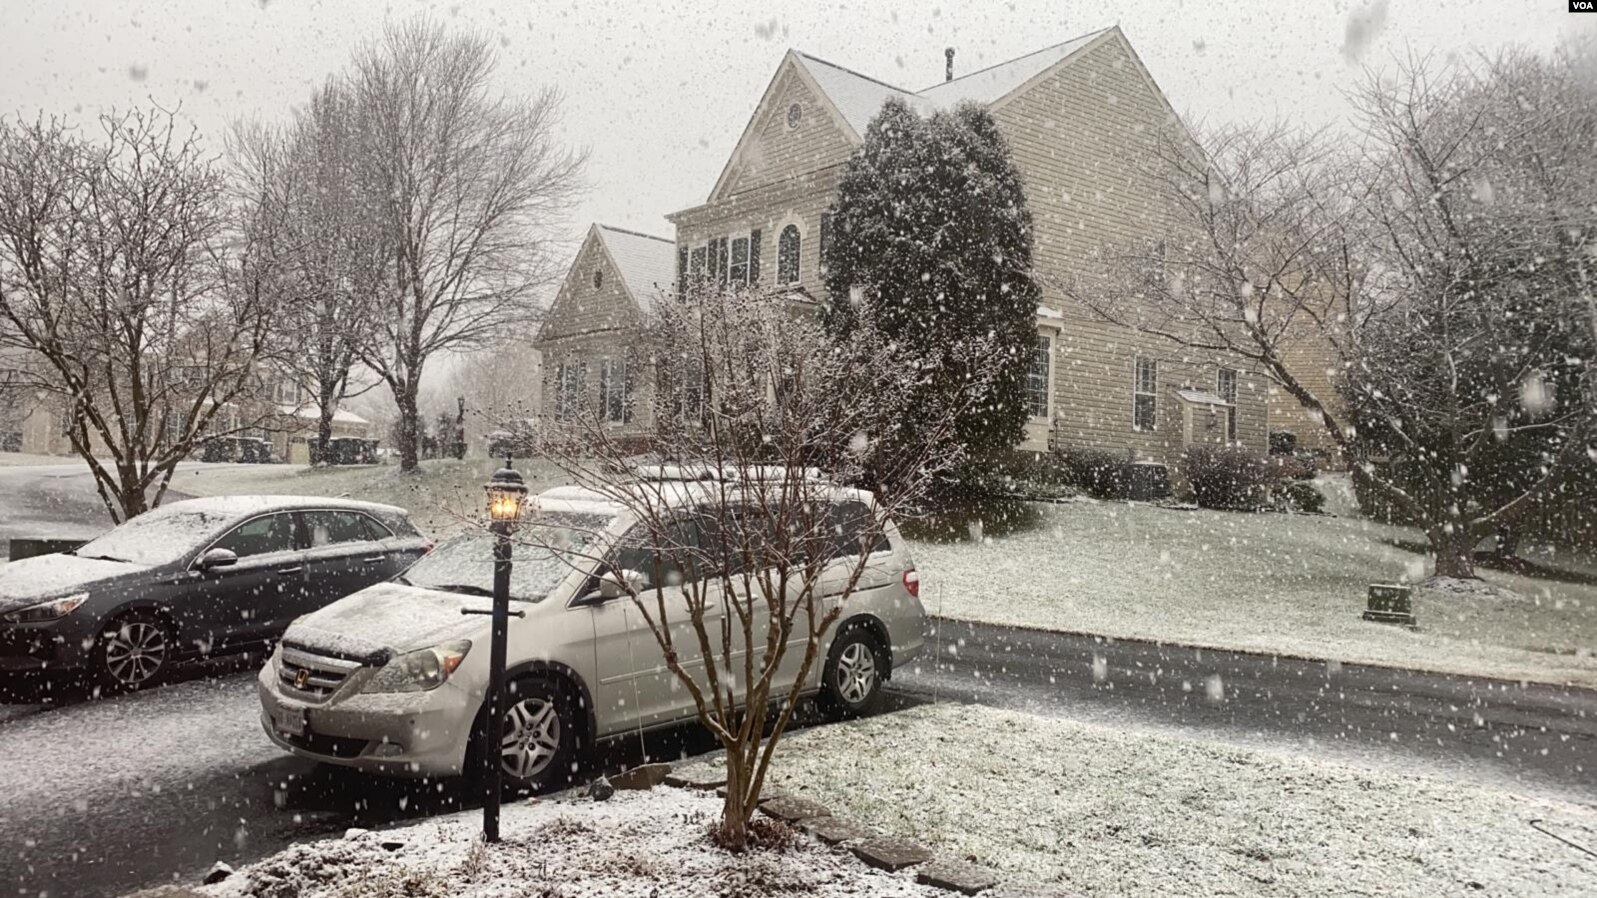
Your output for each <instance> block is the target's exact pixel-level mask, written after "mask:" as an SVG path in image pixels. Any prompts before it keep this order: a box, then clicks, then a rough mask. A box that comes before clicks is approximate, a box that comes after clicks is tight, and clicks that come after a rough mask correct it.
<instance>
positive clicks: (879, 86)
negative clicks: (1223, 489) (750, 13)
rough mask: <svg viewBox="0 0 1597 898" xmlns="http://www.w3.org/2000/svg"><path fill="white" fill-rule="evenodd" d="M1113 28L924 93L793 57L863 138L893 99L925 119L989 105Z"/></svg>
mask: <svg viewBox="0 0 1597 898" xmlns="http://www.w3.org/2000/svg"><path fill="white" fill-rule="evenodd" d="M1108 30H1109V29H1108V28H1102V29H1099V30H1097V31H1093V32H1090V33H1088V34H1083V35H1081V36H1079V37H1073V38H1071V39H1070V40H1068V41H1065V42H1064V43H1060V44H1054V45H1053V46H1052V47H1044V48H1043V49H1041V50H1037V51H1034V52H1031V53H1027V54H1026V55H1025V56H1019V57H1016V58H1015V59H1011V60H1009V61H1008V62H1001V63H999V64H997V65H992V66H988V67H987V68H985V69H980V70H978V71H975V72H971V73H970V74H968V75H961V76H960V77H958V78H955V79H954V80H952V81H940V82H938V83H937V84H934V85H932V86H931V87H928V88H926V89H924V90H920V91H913V90H905V89H904V88H902V87H897V86H894V85H892V84H888V83H887V82H886V81H880V80H878V79H876V78H872V77H870V76H869V75H862V74H860V73H859V72H856V71H854V70H853V69H850V68H846V67H844V66H840V65H838V64H837V63H835V62H827V61H826V60H824V59H821V58H819V57H816V56H811V55H810V54H808V53H804V52H801V51H798V50H795V51H793V56H794V58H795V59H797V60H798V61H799V62H800V63H802V64H803V65H804V70H805V71H806V72H808V73H809V75H810V77H811V78H813V79H814V80H815V83H816V85H817V86H819V87H820V88H821V92H822V93H824V94H826V98H827V99H828V100H830V101H831V103H832V105H833V106H834V107H836V108H837V111H838V113H840V114H841V115H842V116H843V119H844V121H847V122H848V124H849V126H850V127H852V128H853V129H854V133H855V134H856V135H859V136H863V135H864V134H865V129H866V127H867V126H869V125H870V123H871V119H873V118H875V117H876V113H878V112H880V111H881V108H882V104H883V103H885V102H887V101H888V100H890V99H895V98H896V99H899V100H902V101H904V104H905V105H906V106H908V107H909V108H911V109H913V110H915V111H916V112H918V113H920V114H921V115H927V114H929V113H932V112H936V111H937V110H939V109H952V108H953V107H955V106H957V105H958V104H960V103H962V102H964V101H966V100H969V101H972V102H975V103H981V104H983V105H990V104H993V103H996V102H998V101H999V100H1002V99H1003V98H1004V97H1007V96H1009V94H1010V93H1012V92H1014V91H1015V90H1016V89H1017V88H1019V87H1021V86H1022V85H1024V84H1025V83H1026V82H1028V81H1030V80H1031V79H1032V78H1035V77H1037V76H1038V75H1040V74H1042V73H1043V72H1045V71H1047V70H1048V69H1049V68H1051V67H1053V66H1054V65H1056V64H1058V63H1060V62H1063V61H1064V60H1065V59H1067V58H1069V57H1070V56H1072V55H1074V54H1075V53H1076V52H1077V51H1078V50H1081V49H1082V48H1083V47H1086V46H1087V45H1088V44H1090V43H1092V41H1093V40H1094V39H1095V38H1097V37H1098V36H1099V35H1102V34H1104V33H1105V32H1107V31H1108Z"/></svg>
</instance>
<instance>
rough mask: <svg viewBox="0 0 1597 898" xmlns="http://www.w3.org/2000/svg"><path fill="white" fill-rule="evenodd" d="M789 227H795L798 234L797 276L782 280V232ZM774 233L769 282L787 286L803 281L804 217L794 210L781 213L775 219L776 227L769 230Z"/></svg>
mask: <svg viewBox="0 0 1597 898" xmlns="http://www.w3.org/2000/svg"><path fill="white" fill-rule="evenodd" d="M789 227H793V228H796V229H797V230H798V235H799V252H798V277H797V278H795V279H794V280H791V281H784V280H782V232H783V231H786V230H787V229H788V228H789ZM771 233H772V234H774V235H775V237H774V239H773V240H772V241H771V262H772V265H771V284H772V285H773V286H776V287H788V286H792V285H794V284H802V283H804V245H805V244H806V243H808V242H809V239H810V235H809V231H808V229H806V228H805V227H804V219H802V218H800V217H799V216H798V215H797V214H796V213H794V212H791V211H790V212H786V213H783V215H782V217H781V218H779V219H777V222H776V227H775V228H774V229H773V230H772V231H771Z"/></svg>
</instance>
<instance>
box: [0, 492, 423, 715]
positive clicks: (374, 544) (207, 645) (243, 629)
mask: <svg viewBox="0 0 1597 898" xmlns="http://www.w3.org/2000/svg"><path fill="white" fill-rule="evenodd" d="M429 548H431V543H430V542H428V541H427V540H426V539H425V538H424V537H422V536H421V535H420V534H419V533H417V532H416V528H415V527H414V526H413V525H412V524H411V523H410V520H409V518H408V517H407V516H406V513H405V511H404V509H401V508H395V507H393V506H390V505H375V504H372V503H368V502H352V501H347V500H341V499H320V498H313V497H305V496H227V497H217V498H210V499H191V500H188V501H185V502H174V503H172V504H170V505H164V506H162V507H160V508H158V509H156V510H154V511H151V512H148V513H146V514H143V515H140V516H139V517H137V518H134V519H133V520H131V521H128V522H127V523H125V524H123V525H122V526H120V527H117V528H116V529H114V530H112V531H110V532H109V533H106V534H104V535H103V536H101V537H99V538H98V539H95V540H93V541H92V542H89V543H87V544H86V545H84V546H82V547H80V548H78V549H77V550H75V551H72V552H67V553H63V554H57V555H43V556H40V557H37V558H28V559H24V560H22V561H14V562H11V563H10V564H7V565H4V566H0V683H4V682H6V681H12V682H16V681H18V680H20V678H21V677H23V676H24V675H29V674H51V673H54V672H57V671H77V672H83V673H87V674H88V675H89V676H90V677H91V678H92V679H93V680H94V681H95V682H96V683H97V684H99V685H100V686H102V687H106V688H111V689H119V690H128V689H137V688H139V687H142V686H147V685H150V684H152V683H155V682H157V681H158V680H160V679H161V677H163V676H164V675H165V674H166V673H167V672H168V671H170V670H171V668H172V667H173V666H174V665H176V664H178V663H180V662H182V661H184V660H186V659H190V658H195V657H203V656H209V655H212V654H218V653H222V652H229V651H242V650H247V649H250V648H252V647H256V646H260V645H263V644H266V643H268V642H270V641H271V640H272V639H274V638H275V637H277V636H278V635H280V634H281V633H282V632H283V630H284V629H286V628H287V627H288V625H289V623H290V622H291V621H293V620H294V618H296V617H299V616H300V615H302V614H307V613H309V612H312V611H315V610H316V609H318V608H321V607H322V606H324V605H327V604H329V603H331V602H333V601H336V600H337V599H340V598H342V597H344V596H346V595H349V594H350V593H353V592H356V591H358V590H360V589H363V588H365V587H367V586H370V585H371V584H373V583H378V582H381V581H383V580H387V579H389V578H391V577H394V576H395V575H397V574H399V573H400V572H402V571H404V570H405V569H406V568H407V567H409V566H410V564H411V562H413V561H415V560H416V559H417V558H419V557H421V556H422V555H424V554H426V552H427V550H428V549H429Z"/></svg>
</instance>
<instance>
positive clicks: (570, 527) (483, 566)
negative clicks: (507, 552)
mask: <svg viewBox="0 0 1597 898" xmlns="http://www.w3.org/2000/svg"><path fill="white" fill-rule="evenodd" d="M612 520H614V519H613V518H612V517H610V516H609V515H597V514H546V515H540V516H538V517H536V518H533V519H531V520H529V521H527V522H525V523H523V524H522V525H521V526H520V528H518V530H517V531H516V537H515V541H516V546H515V552H514V562H515V563H514V564H513V565H512V566H511V571H510V598H512V599H514V600H516V601H518V602H536V601H538V600H539V599H541V598H543V597H544V596H546V595H548V594H549V591H550V590H551V589H554V588H555V586H556V585H557V584H558V583H559V582H560V581H561V579H563V578H564V577H565V576H566V574H568V573H570V572H571V566H572V565H574V564H581V563H582V560H583V558H584V556H586V555H588V554H589V551H590V550H589V548H588V547H589V546H590V544H592V543H593V542H594V541H595V540H596V539H597V538H598V536H599V534H601V533H603V532H604V531H605V529H606V528H608V527H609V526H610V522H611V521H612ZM403 579H404V581H405V582H406V583H409V584H411V585H412V586H420V587H423V588H425V589H441V590H445V591H448V592H460V593H467V594H474V595H485V596H486V595H493V586H494V538H493V537H492V536H491V535H488V534H475V533H474V534H469V535H465V536H457V537H455V538H454V539H451V540H449V541H448V542H445V543H443V544H442V545H440V546H439V547H438V548H436V549H434V550H433V551H432V552H430V553H429V554H427V555H426V556H424V557H423V558H422V559H421V560H420V561H418V562H416V563H415V564H414V565H412V566H411V568H410V570H408V571H406V572H405V576H404V578H403Z"/></svg>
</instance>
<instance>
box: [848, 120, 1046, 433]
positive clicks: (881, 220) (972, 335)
mask: <svg viewBox="0 0 1597 898" xmlns="http://www.w3.org/2000/svg"><path fill="white" fill-rule="evenodd" d="M833 213H834V214H833V217H832V228H831V234H830V235H829V236H830V238H831V239H830V240H827V241H823V246H822V253H823V259H822V261H823V265H824V267H823V276H824V278H825V284H826V290H827V293H828V294H829V305H828V307H827V309H826V314H825V320H826V324H827V328H828V330H829V331H830V332H831V333H832V334H833V335H834V336H844V335H847V334H849V333H850V332H852V331H853V329H854V328H855V327H856V325H857V324H858V323H859V321H860V319H861V318H862V317H864V316H869V317H870V319H871V320H872V321H873V322H874V324H875V327H876V329H877V330H878V332H880V333H881V334H882V335H883V338H884V339H888V340H891V341H894V342H897V343H901V344H904V345H907V346H910V347H915V346H927V347H949V346H958V345H965V344H968V343H969V342H970V341H972V340H978V339H988V338H990V339H993V341H994V342H995V344H996V345H997V346H999V347H1002V349H1001V350H1000V352H1001V353H1002V360H1001V361H1002V364H1001V365H1000V366H999V367H1000V370H999V374H998V376H997V378H996V383H995V385H994V386H993V387H991V388H987V389H986V391H987V395H986V396H985V397H983V401H981V402H978V403H975V404H973V405H972V407H971V409H970V410H969V411H968V412H967V413H966V414H965V415H963V416H962V418H961V419H960V421H959V422H958V425H957V431H956V434H957V439H958V442H959V443H960V444H961V445H962V446H963V447H964V448H965V451H966V452H968V453H969V454H970V456H972V457H979V456H981V455H984V454H991V453H993V452H995V451H1001V450H1004V449H1009V448H1011V447H1013V446H1014V445H1015V444H1016V443H1018V442H1019V441H1020V440H1021V438H1022V436H1023V435H1024V428H1025V424H1026V417H1027V409H1026V395H1025V388H1026V373H1027V369H1028V366H1029V365H1030V361H1031V357H1032V351H1033V348H1034V347H1035V345H1036V339H1037V326H1036V316H1037V297H1038V289H1037V286H1036V284H1035V282H1034V281H1033V279H1032V274H1031V248H1032V228H1031V213H1030V212H1028V211H1027V209H1026V197H1025V191H1024V190H1023V188H1022V186H1021V181H1020V175H1019V173H1018V172H1017V171H1016V170H1015V167H1014V164H1013V163H1012V162H1011V160H1010V156H1009V147H1008V145H1007V143H1006V142H1005V141H1004V139H1003V136H1002V135H1000V134H999V132H998V126H997V123H996V122H994V121H993V118H992V116H991V115H990V114H989V113H988V112H987V111H986V110H985V109H983V108H981V107H979V106H975V105H964V106H961V107H959V108H958V109H956V110H954V111H952V112H937V113H934V114H933V115H932V116H930V117H929V118H921V117H920V116H918V115H916V114H915V112H914V111H912V110H911V109H909V107H907V106H905V105H904V104H903V103H902V102H900V101H898V100H889V101H888V102H887V103H886V104H884V105H883V107H882V110H881V112H880V113H878V114H877V116H876V118H875V119H874V120H873V121H872V122H871V124H870V127H869V128H868V129H867V130H866V132H865V142H864V145H863V146H861V147H860V148H859V150H858V151H856V152H855V153H854V155H853V157H851V158H850V159H849V161H848V165H847V168H846V169H845V170H844V173H843V177H842V181H841V183H840V184H839V186H838V195H837V204H836V206H835V207H834V209H833ZM970 382H971V372H969V371H967V370H965V368H964V367H963V366H960V365H947V366H943V367H940V368H939V369H937V370H934V371H930V372H927V376H926V377H925V379H924V381H923V384H922V389H923V390H925V391H928V397H927V398H928V405H929V406H931V407H939V408H941V407H947V405H948V404H949V402H950V401H951V400H952V399H953V398H954V397H957V396H958V395H959V394H960V393H961V392H962V391H964V390H966V389H968V388H969V385H970ZM895 423H896V424H897V426H899V427H900V428H912V427H914V426H915V422H913V421H909V422H895Z"/></svg>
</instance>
